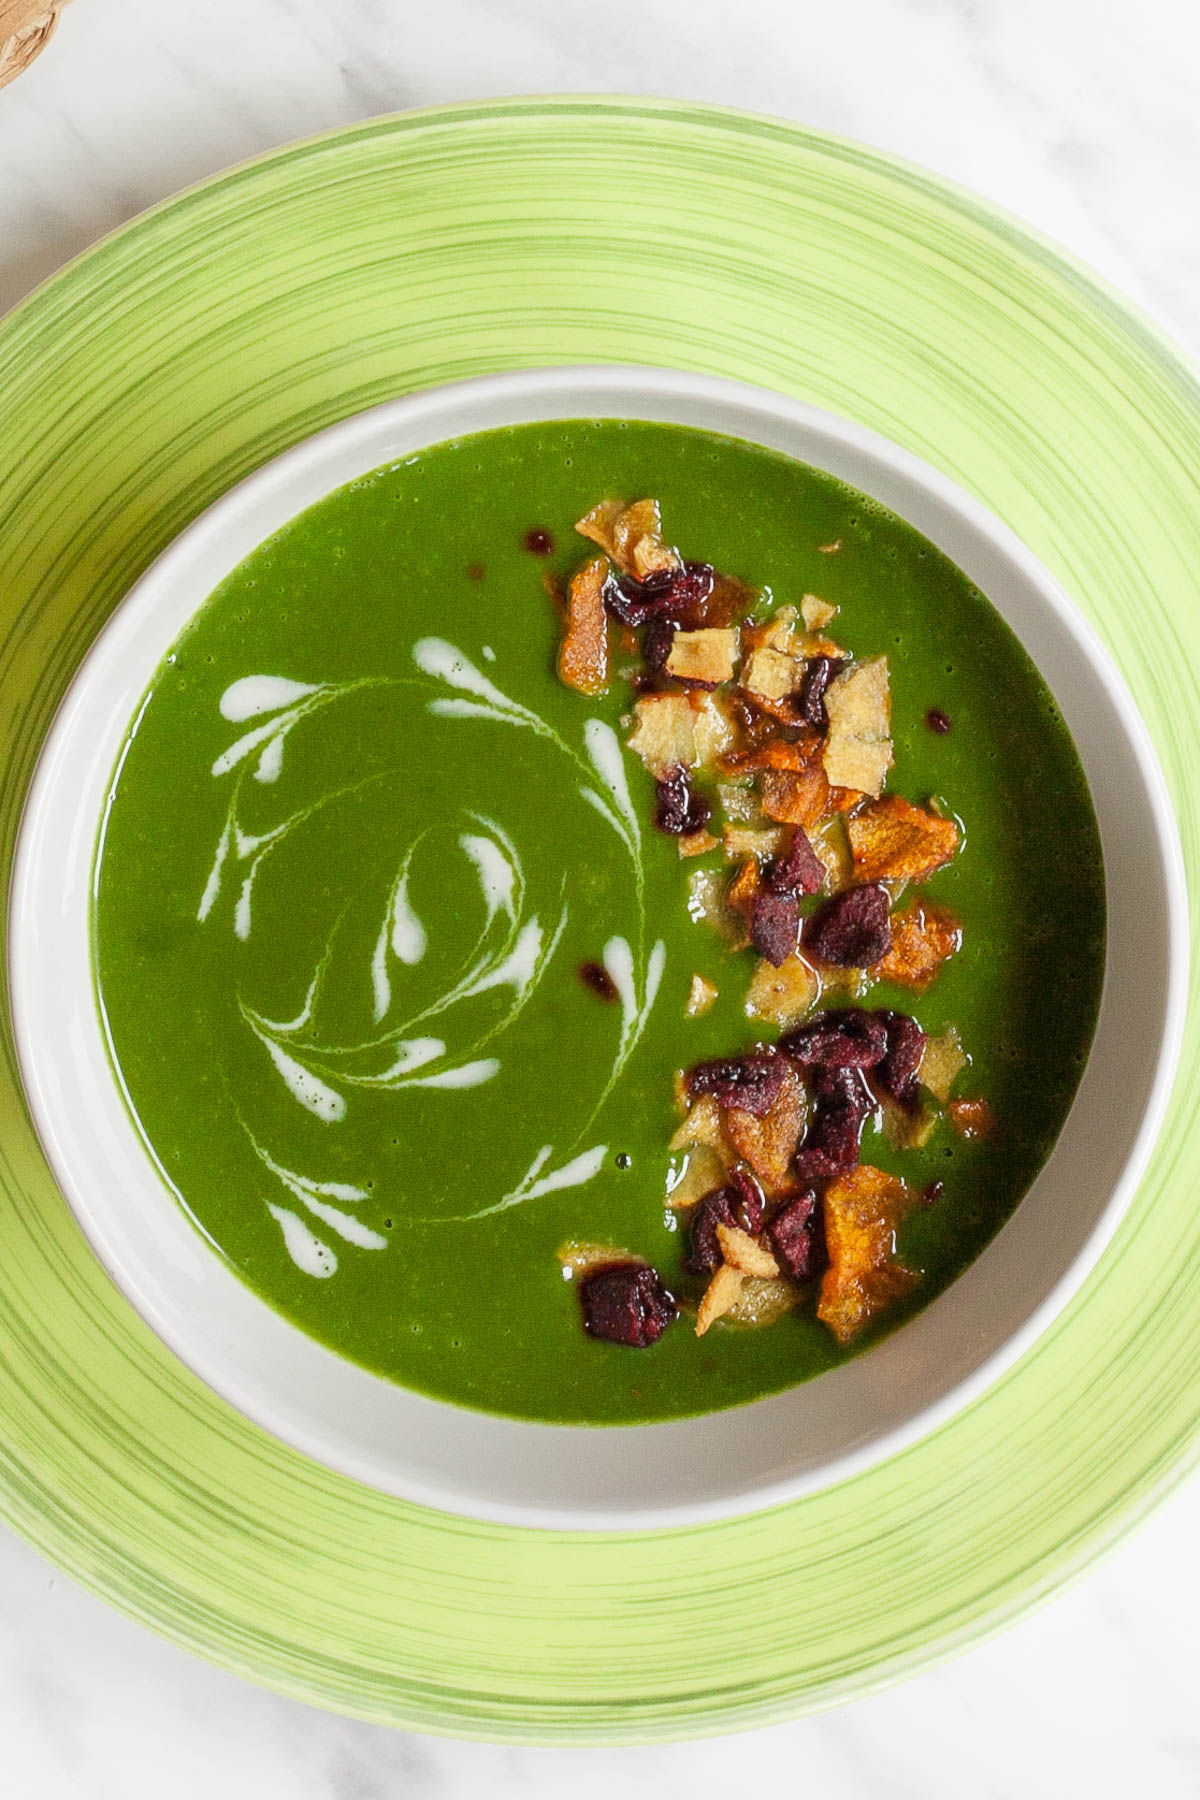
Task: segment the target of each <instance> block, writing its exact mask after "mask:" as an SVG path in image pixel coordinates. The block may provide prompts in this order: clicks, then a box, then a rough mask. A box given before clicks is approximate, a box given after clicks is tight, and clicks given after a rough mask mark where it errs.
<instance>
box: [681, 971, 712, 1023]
mask: <svg viewBox="0 0 1200 1800" xmlns="http://www.w3.org/2000/svg"><path fill="white" fill-rule="evenodd" d="M716 997H717V990H716V988H715V987H714V986H713V984H712V982H711V981H709V980H707V979H706V978H705V976H703V975H693V976H692V985H691V987H690V988H689V989H688V997H687V1005H686V1006H685V1007H684V1011H685V1012H686V1014H687V1016H688V1018H689V1019H698V1018H700V1017H701V1016H702V1015H703V1014H704V1013H706V1012H707V1011H708V1009H709V1007H710V1006H711V1005H712V1003H713V1001H714V1000H715V999H716Z"/></svg>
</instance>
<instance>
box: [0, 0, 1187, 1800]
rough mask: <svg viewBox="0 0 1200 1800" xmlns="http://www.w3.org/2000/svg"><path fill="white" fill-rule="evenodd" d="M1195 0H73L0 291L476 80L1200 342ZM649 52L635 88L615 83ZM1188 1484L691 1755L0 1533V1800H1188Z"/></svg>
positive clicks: (1, 120) (2, 134)
mask: <svg viewBox="0 0 1200 1800" xmlns="http://www.w3.org/2000/svg"><path fill="white" fill-rule="evenodd" d="M1198 66H1200V9H1197V8H1196V7H1195V5H1194V4H1193V0H837V4H836V5H827V6H823V7H822V6H817V7H803V8H802V7H798V6H795V5H794V4H792V0H739V3H738V5H737V6H735V7H731V6H730V5H729V4H728V3H727V0H609V4H608V5H607V7H605V8H604V9H602V10H600V11H598V10H597V9H596V8H595V7H590V8H587V9H586V10H585V9H584V8H583V7H582V6H580V5H578V4H575V3H573V0H440V4H439V5H438V6H436V7H417V6H400V5H389V4H388V0H204V4H203V5H191V6H188V5H186V4H181V3H180V0H174V3H172V0H76V4H74V5H73V6H72V7H71V8H70V9H69V11H68V12H67V13H66V15H65V16H64V19H63V22H62V25H61V27H60V30H59V34H58V37H57V38H56V40H55V41H54V42H53V44H52V45H51V46H50V48H49V50H48V51H47V52H46V53H45V54H44V56H43V57H42V58H41V60H40V61H39V62H38V63H37V64H36V65H35V66H34V68H33V69H32V70H31V71H30V72H29V73H28V74H26V75H25V76H24V77H23V78H22V79H21V80H20V81H18V82H17V83H16V84H15V85H14V86H12V87H10V88H7V89H5V90H4V91H3V92H2V93H0V308H3V307H5V306H7V305H9V304H11V303H12V302H13V301H15V300H17V299H19V298H20V297H21V295H22V294H24V293H25V292H26V291H27V290H28V289H29V288H30V287H31V286H33V284H34V283H35V282H37V281H39V280H40V279H41V278H42V277H43V276H45V275H47V274H49V273H50V272H51V271H52V270H53V269H54V268H56V267H57V266H58V265H59V264H60V263H61V262H63V261H64V260H65V259H66V258H67V257H69V256H73V255H74V254H75V253H76V252H77V251H79V250H82V249H83V248H85V247H86V245H88V244H89V243H90V242H92V240H93V239H95V238H96V237H98V236H99V235H100V234H101V233H102V232H104V231H107V230H109V229H110V228H111V227H112V226H114V225H117V224H119V223H120V222H121V221H122V220H124V219H126V218H128V217H129V216H130V215H131V214H132V213H134V212H137V211H139V210H140V209H141V208H142V207H144V206H147V205H149V204H150V203H151V202H152V201H155V200H158V199H160V198H161V197H162V196H164V195H166V194H169V193H170V192H172V190H174V189H176V188H179V187H182V186H184V185H185V184H186V183H188V182H191V181H194V180H196V179H198V178H199V177H201V176H204V175H206V174H208V173H210V172H211V171H213V170H215V169H219V168H221V167H223V166H224V165H226V164H229V163H232V162H235V161H238V160H239V159H241V158H243V157H246V156H249V155H252V154H254V153H255V152H257V151H260V150H264V149H267V148H269V147H270V146H271V145H274V144H279V143H282V142H284V141H286V140H287V139H289V138H294V137H299V136H303V135H305V134H306V133H309V132H313V131H317V130H323V129H325V128H326V127H329V126H334V125H338V124H341V123H343V122H346V121H350V120H354V119H358V118H362V117H365V116H367V115H369V114H372V113H377V112H384V111H391V110H394V109H396V108H401V107H406V106H416V105H425V104H430V103H436V102H439V101H446V100H457V99H468V98H476V97H479V96H482V95H493V94H504V93H533V92H565V91H577V90H581V89H588V90H591V91H598V92H606V93H617V92H622V91H629V90H630V89H634V90H637V91H645V92H657V93H671V94H676V95H680V96H684V97H688V98H697V99H704V100H714V101H721V102H724V103H727V104H731V105H737V106H744V107H749V108H753V109H755V110H758V111H766V112H775V113H779V114H783V115H786V116H789V117H791V118H794V119H798V120H801V121H803V122H804V123H806V124H812V125H815V126H819V127H824V128H828V129H831V130H833V131H836V132H841V133H844V134H846V135H849V136H852V137H857V138H861V139H864V140H866V141H867V142H869V143H872V144H875V145H878V146H880V147H882V148H883V149H886V150H889V151H893V152H896V153H898V154H900V155H902V156H904V157H908V158H910V159H912V160H914V161H917V162H921V163H925V164H927V165H928V166H929V167H931V168H933V169H935V170H938V171H941V172H943V173H945V174H947V175H950V176H952V177H954V178H955V179H956V180H957V181H960V182H963V183H966V184H968V185H970V186H972V187H975V188H977V189H979V190H980V191H981V192H982V193H984V194H986V195H987V196H989V197H990V198H992V199H994V200H996V201H999V202H1000V203H1002V204H1003V205H1004V206H1007V207H1009V208H1011V209H1012V210H1013V211H1015V212H1017V213H1021V214H1023V215H1024V216H1025V217H1026V218H1028V219H1029V220H1031V221H1032V222H1033V223H1034V224H1035V225H1037V226H1038V227H1040V228H1041V229H1042V230H1043V231H1045V232H1047V233H1049V234H1051V235H1052V236H1054V237H1057V238H1058V239H1060V240H1061V241H1062V242H1063V243H1064V244H1066V245H1067V246H1068V247H1069V248H1070V249H1072V250H1073V251H1075V252H1076V253H1077V254H1079V255H1081V256H1083V257H1085V258H1087V259H1088V260H1089V261H1091V262H1092V263H1093V264H1095V265H1096V266H1097V267H1098V268H1099V269H1100V270H1101V271H1102V272H1103V273H1104V274H1106V275H1107V276H1108V277H1109V278H1110V279H1112V280H1114V281H1115V282H1117V283H1118V284H1119V285H1120V286H1122V287H1123V288H1124V289H1125V290H1126V291H1127V292H1128V293H1130V294H1132V295H1133V296H1134V297H1135V298H1137V299H1138V300H1140V301H1141V302H1142V304H1143V305H1145V306H1147V307H1148V308H1149V309H1150V310H1151V311H1152V312H1153V313H1155V314H1156V315H1157V316H1158V318H1159V319H1160V321H1161V322H1162V323H1163V324H1165V325H1166V326H1167V328H1168V329H1169V330H1171V331H1173V332H1174V333H1175V335H1176V336H1177V337H1178V338H1179V339H1180V340H1181V341H1182V342H1183V343H1184V344H1186V345H1189V346H1190V347H1191V348H1192V350H1193V351H1196V350H1197V349H1198V348H1200V211H1198V210H1197V207H1196V200H1195V186H1196V178H1197V172H1198V171H1200V105H1198V104H1197V89H1196V69H1197V67H1198ZM641 71H649V72H650V77H651V78H650V79H649V80H639V79H638V75H639V73H640V72H641ZM1198 1598H1200V1484H1198V1483H1197V1482H1196V1481H1193V1482H1192V1483H1191V1484H1190V1485H1189V1486H1187V1487H1185V1488H1184V1489H1183V1490H1182V1491H1181V1492H1180V1493H1179V1494H1178V1495H1177V1496H1176V1497H1174V1498H1173V1499H1172V1500H1171V1501H1170V1502H1169V1503H1168V1505H1167V1506H1166V1507H1165V1509H1164V1510H1163V1511H1161V1512H1160V1513H1159V1514H1158V1515H1157V1516H1156V1517H1155V1518H1153V1519H1152V1520H1151V1521H1150V1522H1149V1523H1148V1524H1146V1525H1144V1526H1143V1527H1142V1529H1141V1530H1140V1531H1139V1532H1138V1533H1137V1534H1136V1535H1135V1536H1134V1537H1133V1538H1132V1539H1131V1540H1130V1541H1129V1542H1128V1543H1127V1544H1126V1545H1125V1546H1124V1547H1123V1548H1121V1549H1120V1550H1119V1551H1118V1552H1117V1553H1116V1554H1115V1555H1114V1556H1113V1557H1112V1558H1111V1559H1110V1560H1109V1561H1108V1562H1107V1563H1106V1564H1105V1565H1104V1566H1102V1567H1101V1568H1100V1569H1098V1570H1096V1571H1094V1572H1093V1573H1092V1574H1091V1575H1089V1576H1088V1577H1087V1578H1086V1579H1085V1580H1084V1581H1083V1583H1082V1584H1081V1585H1079V1586H1078V1587H1077V1588H1075V1589H1074V1590H1073V1591H1071V1592H1070V1593H1068V1594H1067V1595H1065V1596H1064V1597H1062V1598H1060V1599H1058V1600H1056V1601H1054V1602H1053V1603H1052V1604H1050V1605H1049V1606H1048V1607H1046V1608H1044V1609H1043V1610H1042V1611H1041V1612H1039V1613H1038V1614H1036V1615H1035V1616H1034V1617H1033V1618H1032V1619H1029V1620H1027V1621H1026V1622H1024V1623H1023V1624H1021V1625H1018V1626H1016V1627H1015V1628H1013V1629H1012V1630H1010V1631H1008V1632H1007V1633H1006V1634H1005V1635H1004V1636H1002V1637H1000V1638H998V1639H997V1640H995V1641H994V1642H992V1643H990V1644H988V1645H985V1646H984V1647H983V1648H981V1649H978V1650H975V1651H974V1652H972V1653H970V1654H968V1655H966V1656H963V1657H961V1658H960V1659H959V1660H958V1661H957V1662H954V1663H952V1664H950V1665H949V1666H947V1667H945V1668H943V1669H941V1670H939V1671H937V1672H935V1673H933V1674H930V1675H926V1676H923V1677H921V1678H919V1679H917V1680H915V1681H912V1682H910V1683H909V1684H907V1685H906V1686H904V1687H902V1688H898V1689H893V1690H891V1691H890V1692H887V1693H884V1694H881V1695H878V1696H876V1697H875V1698H873V1699H870V1700H866V1701H861V1702H859V1703H857V1704H856V1705H854V1706H850V1707H847V1708H844V1709H843V1710H841V1711H839V1712H834V1713H830V1714H826V1715H824V1716H821V1717H818V1718H814V1719H808V1720H802V1721H799V1722H798V1723H796V1724H793V1725H788V1726H780V1727H777V1728H775V1729H773V1730H770V1731H765V1732H758V1733H754V1734H751V1735H749V1736H745V1737H738V1738H726V1739H723V1740H720V1741H718V1742H715V1743H706V1744H697V1745H681V1746H675V1747H672V1748H664V1749H655V1750H603V1751H601V1750H582V1751H567V1750H556V1751H536V1750H520V1751H515V1750H504V1749H496V1748H492V1747H489V1746H485V1745H471V1744H460V1743H454V1742H449V1741H439V1740H434V1739H430V1738H418V1737H411V1736H405V1735H402V1734H399V1733H393V1732H388V1731H386V1730H383V1729H380V1728H377V1727H371V1726H364V1725H359V1724H356V1723H354V1722H351V1721H347V1720H344V1719H339V1718H335V1717H332V1716H328V1715H325V1714H323V1713H319V1712H316V1711H311V1710H308V1709H306V1708H304V1707H301V1706H298V1705H295V1704H293V1703H292V1702H289V1701H285V1700H281V1699H278V1698H276V1697H275V1696H273V1695H271V1694H267V1693H263V1692H260V1691H258V1690H257V1689H255V1688H252V1687H249V1686H247V1685H245V1684H244V1683H242V1682H239V1681H238V1680H236V1679H234V1678H233V1677H232V1676H228V1675H225V1674H223V1673H221V1672H220V1671H218V1670H215V1669H211V1668H209V1667H207V1666H205V1665H204V1664H202V1663H199V1662H196V1661H193V1660H192V1659H190V1658H189V1657H187V1656H185V1655H184V1654H183V1653H181V1652H179V1651H176V1650H174V1649H172V1648H170V1647H169V1646H167V1645H165V1644H162V1643H160V1642H158V1641H157V1640H156V1639H155V1638H153V1637H151V1636H150V1635H148V1634H147V1633H146V1632H144V1631H143V1630H141V1629H140V1628H139V1627H137V1626H135V1625H133V1624H131V1623H129V1622H128V1621H127V1620H125V1619H123V1618H121V1617H119V1616H117V1615H116V1614H115V1613H112V1612H110V1611H109V1610H108V1609H107V1608H106V1607H104V1606H102V1605H101V1604H100V1602H98V1601H96V1600H94V1599H93V1598H92V1597H91V1596H90V1595H87V1594H85V1593H82V1592H81V1591H80V1590H79V1589H77V1588H76V1587H75V1586H74V1585H73V1584H72V1583H71V1582H70V1581H68V1580H66V1579H65V1578H64V1577H62V1576H60V1575H57V1574H56V1573H55V1571H54V1570H52V1569H51V1568H49V1567H48V1566H47V1565H46V1564H45V1563H43V1562H42V1561H41V1560H40V1559H39V1558H38V1557H37V1556H35V1555H34V1554H33V1552H32V1551H30V1550H29V1549H28V1548H27V1547H26V1546H25V1545H24V1544H22V1543H19V1542H18V1541H17V1540H16V1539H14V1538H12V1537H10V1536H6V1535H5V1534H3V1533H2V1532H0V1792H2V1793H3V1794H4V1795H5V1796H6V1800H150V1797H151V1796H157V1795H158V1794H160V1793H169V1794H170V1795H171V1796H172V1800H211V1796H212V1795H213V1794H214V1793H218V1794H221V1795H222V1796H223V1800H251V1797H253V1800H261V1797H262V1796H272V1797H273V1796H276V1795H281V1796H282V1795H286V1796H287V1800H400V1797H403V1800H426V1797H427V1796H428V1797H429V1800H433V1797H434V1796H437V1797H439V1800H441V1797H443V1796H444V1797H446V1800H460V1797H461V1800H468V1797H470V1800H474V1797H475V1796H477V1795H486V1796H488V1800H509V1797H510V1796H521V1800H526V1797H528V1800H537V1797H539V1796H551V1795H554V1796H558V1795H559V1794H561V1793H562V1792H563V1791H564V1790H568V1791H569V1792H570V1793H571V1795H572V1800H607V1796H608V1795H609V1793H610V1792H611V1791H612V1789H613V1787H614V1785H615V1784H619V1791H620V1792H621V1793H622V1795H623V1796H624V1797H625V1800H643V1797H646V1800H648V1797H649V1796H651V1795H654V1796H655V1797H656V1800H662V1797H663V1796H673V1795H675V1794H680V1795H682V1794H702V1795H704V1796H705V1800H723V1797H724V1796H727V1795H728V1796H735V1795H736V1796H739V1797H740V1796H742V1795H744V1794H746V1793H748V1792H750V1791H752V1790H753V1788H754V1787H755V1785H756V1784H757V1785H761V1786H762V1787H765V1789H766V1790H767V1791H769V1792H778V1793H781V1794H785V1793H786V1794H792V1793H797V1792H801V1791H802V1792H804V1793H805V1794H810V1795H820V1796H826V1795H829V1796H837V1800H875V1797H876V1796H879V1797H880V1800H891V1797H892V1796H895V1797H896V1800H904V1797H906V1796H912V1797H913V1800H942V1797H943V1796H944V1797H945V1800H958V1797H959V1796H961V1795H963V1794H969V1795H971V1796H972V1800H1017V1797H1018V1796H1019V1797H1020V1800H1051V1797H1053V1800H1058V1797H1059V1796H1060V1795H1062V1794H1064V1793H1065V1794H1067V1795H1075V1794H1086V1795H1087V1796H1088V1797H1089V1800H1110V1797H1111V1800H1118V1797H1119V1800H1128V1796H1130V1795H1141V1794H1153V1795H1155V1797H1156V1800H1185V1797H1186V1800H1194V1797H1195V1796H1196V1794H1197V1793H1198V1792H1200V1709H1198V1708H1197V1704H1196V1697H1195V1684H1194V1671H1195V1670H1196V1668H1197V1667H1198V1666H1200V1605H1197V1599H1198Z"/></svg>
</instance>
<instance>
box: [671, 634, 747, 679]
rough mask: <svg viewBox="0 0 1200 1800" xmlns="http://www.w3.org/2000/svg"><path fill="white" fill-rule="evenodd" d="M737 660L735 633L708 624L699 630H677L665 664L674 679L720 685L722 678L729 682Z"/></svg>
mask: <svg viewBox="0 0 1200 1800" xmlns="http://www.w3.org/2000/svg"><path fill="white" fill-rule="evenodd" d="M737 659H738V634H737V632H736V631H728V630H720V629H718V628H716V627H713V626H710V627H708V628H707V629H705V630H703V631H677V632H676V633H675V634H674V638H673V641H672V644H671V651H670V655H669V656H668V657H667V660H666V665H665V666H666V671H667V674H668V675H673V676H674V677H675V679H676V680H677V681H694V682H699V683H700V684H701V685H702V686H704V687H720V685H721V683H722V682H723V681H732V679H733V672H734V669H735V668H736V667H737Z"/></svg>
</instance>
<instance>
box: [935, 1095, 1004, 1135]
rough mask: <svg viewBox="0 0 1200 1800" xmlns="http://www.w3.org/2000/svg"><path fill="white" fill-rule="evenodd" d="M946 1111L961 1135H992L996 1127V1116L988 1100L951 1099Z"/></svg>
mask: <svg viewBox="0 0 1200 1800" xmlns="http://www.w3.org/2000/svg"><path fill="white" fill-rule="evenodd" d="M946 1112H947V1114H948V1115H949V1118H950V1123H951V1124H952V1125H953V1127H954V1129H955V1131H957V1132H958V1134H959V1136H960V1137H965V1138H985V1137H990V1136H991V1134H992V1132H993V1131H994V1130H995V1128H996V1116H995V1114H994V1113H993V1111H992V1109H991V1107H990V1106H989V1105H988V1103H987V1101H986V1100H951V1102H950V1104H949V1105H948V1106H947V1108H946Z"/></svg>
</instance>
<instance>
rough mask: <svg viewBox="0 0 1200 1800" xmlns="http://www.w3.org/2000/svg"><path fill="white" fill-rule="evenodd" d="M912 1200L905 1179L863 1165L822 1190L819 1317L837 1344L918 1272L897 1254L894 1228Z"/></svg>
mask: <svg viewBox="0 0 1200 1800" xmlns="http://www.w3.org/2000/svg"><path fill="white" fill-rule="evenodd" d="M914 1198H915V1196H914V1194H913V1191H912V1189H911V1188H910V1187H909V1186H908V1184H907V1182H904V1181H901V1180H900V1179H899V1177H898V1176H895V1175H888V1174H885V1172H884V1171H883V1170H882V1169H873V1168H871V1167H870V1165H869V1164H867V1163H863V1164H862V1165H861V1166H860V1167H859V1168H857V1169H851V1170H850V1171H849V1173H848V1174H845V1175H839V1176H838V1178H837V1180H836V1181H833V1182H831V1183H830V1185H829V1186H828V1188H826V1190H825V1242H826V1245H827V1247H828V1250H829V1267H828V1269H827V1270H826V1271H825V1274H824V1276H823V1278H822V1281H821V1298H820V1302H819V1304H818V1306H817V1317H818V1318H819V1319H820V1320H821V1321H822V1322H823V1323H824V1324H826V1325H828V1327H829V1329H830V1330H831V1331H832V1333H833V1335H834V1337H835V1338H836V1339H837V1340H838V1343H839V1344H848V1343H850V1341H851V1339H853V1338H854V1337H856V1336H857V1334H858V1333H859V1332H860V1331H861V1330H862V1328H863V1326H864V1325H865V1324H866V1323H867V1321H868V1320H869V1319H872V1318H874V1317H875V1315H876V1314H877V1313H879V1312H882V1311H883V1309H884V1308H885V1307H887V1306H889V1305H890V1304H891V1303H892V1301H893V1300H898V1299H899V1298H900V1297H901V1296H902V1295H904V1294H907V1293H909V1292H910V1291H911V1289H912V1288H913V1286H914V1285H915V1283H916V1281H917V1279H918V1278H917V1276H916V1275H914V1273H913V1272H912V1270H911V1269H906V1268H905V1267H904V1265H903V1264H902V1263H900V1262H897V1260H896V1254H895V1232H896V1227H897V1226H898V1225H899V1223H900V1221H901V1219H902V1218H903V1217H904V1215H905V1213H906V1212H907V1211H908V1209H909V1208H910V1207H911V1206H912V1204H913V1200H914Z"/></svg>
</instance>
